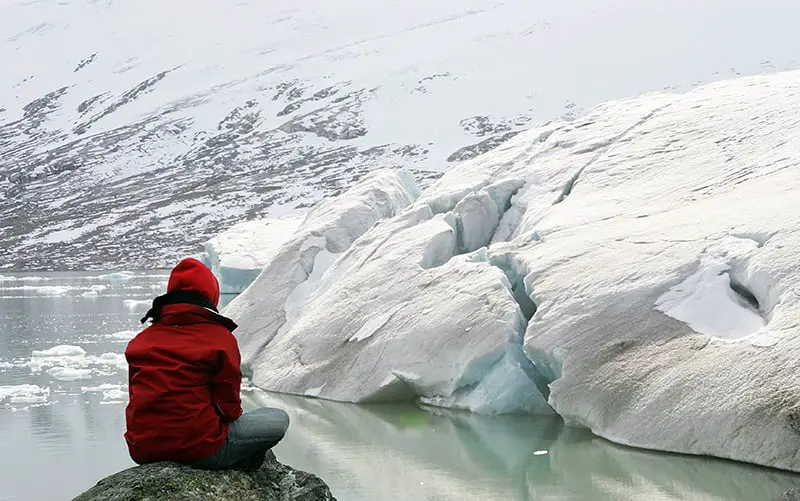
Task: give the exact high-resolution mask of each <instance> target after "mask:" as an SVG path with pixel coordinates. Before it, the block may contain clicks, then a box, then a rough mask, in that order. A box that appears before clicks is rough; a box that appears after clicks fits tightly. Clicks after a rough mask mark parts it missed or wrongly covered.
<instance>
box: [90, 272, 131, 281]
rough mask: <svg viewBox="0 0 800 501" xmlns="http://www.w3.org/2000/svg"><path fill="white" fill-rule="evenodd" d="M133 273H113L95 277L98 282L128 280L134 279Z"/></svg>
mask: <svg viewBox="0 0 800 501" xmlns="http://www.w3.org/2000/svg"><path fill="white" fill-rule="evenodd" d="M135 276H136V275H134V274H133V273H131V272H129V271H115V272H113V273H106V274H105V275H97V277H95V278H96V279H98V280H114V281H118V280H130V279H131V278H133V277H135Z"/></svg>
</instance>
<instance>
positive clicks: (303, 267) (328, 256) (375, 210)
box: [223, 169, 420, 364]
mask: <svg viewBox="0 0 800 501" xmlns="http://www.w3.org/2000/svg"><path fill="white" fill-rule="evenodd" d="M419 194H420V192H419V188H418V187H417V184H416V183H415V181H414V178H413V176H412V175H411V174H410V173H409V172H406V171H403V170H398V171H393V170H390V169H379V170H377V171H374V172H371V173H369V174H367V175H366V176H364V177H363V178H362V179H361V180H360V181H358V182H357V183H356V184H355V185H353V186H351V187H350V188H349V189H348V190H346V191H345V192H344V193H342V194H340V195H338V196H336V197H332V198H330V199H327V200H325V201H323V202H321V203H320V204H318V205H316V206H315V207H314V208H313V209H312V210H311V211H309V213H308V214H307V215H306V217H305V218H304V219H303V221H302V223H300V225H299V227H298V228H297V229H296V230H295V232H294V233H293V234H292V236H291V238H289V240H288V241H286V242H284V243H283V245H281V246H280V247H279V248H278V249H277V250H275V251H274V253H273V254H272V258H271V259H270V260H269V263H268V264H267V265H266V266H265V267H264V269H263V270H262V271H261V273H260V274H259V275H258V277H257V278H256V279H255V281H254V282H253V283H252V284H251V285H250V287H248V288H247V289H246V290H245V291H244V292H243V293H242V294H240V295H238V296H236V298H234V299H233V300H232V301H231V302H230V303H229V304H228V305H227V306H226V307H225V309H224V310H223V311H224V312H225V313H226V314H227V315H229V316H232V317H236V318H246V319H248V320H247V321H246V322H245V323H243V324H242V325H240V326H239V328H238V329H237V331H236V333H237V335H238V336H239V338H240V343H239V344H240V349H241V351H242V357H243V361H244V362H245V363H251V364H252V363H253V362H252V357H255V356H257V355H258V354H259V353H260V351H261V347H262V346H264V345H265V344H266V343H268V342H269V341H270V340H271V339H272V338H273V337H274V336H275V335H276V334H277V333H278V332H279V330H280V329H286V328H287V327H288V326H289V325H291V324H292V323H294V322H295V321H296V320H297V317H298V315H299V313H300V312H302V311H304V307H305V306H306V305H307V304H310V303H313V302H314V301H315V297H314V292H315V290H316V288H317V285H318V284H319V283H320V282H322V281H323V280H324V278H325V276H326V275H327V274H328V273H329V272H330V271H331V270H330V268H331V267H332V266H333V263H334V262H335V261H336V259H337V258H338V257H339V256H340V255H341V254H342V253H344V252H345V251H346V250H347V249H348V248H349V247H350V245H351V244H352V243H353V241H354V240H356V239H357V238H358V237H360V236H361V235H363V234H364V232H366V231H368V230H369V229H370V228H371V227H372V226H373V225H374V224H376V223H377V222H379V221H380V220H381V219H383V218H387V217H391V216H394V215H396V214H397V213H399V212H400V211H401V210H402V209H403V208H405V207H407V206H408V205H409V204H411V203H412V202H413V201H414V200H415V199H416V198H417V197H418V196H419Z"/></svg>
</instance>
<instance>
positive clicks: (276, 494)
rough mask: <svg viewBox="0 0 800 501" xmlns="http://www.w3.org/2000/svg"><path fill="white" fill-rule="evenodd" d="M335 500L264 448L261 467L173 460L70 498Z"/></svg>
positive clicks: (105, 500) (97, 500) (126, 500)
mask: <svg viewBox="0 0 800 501" xmlns="http://www.w3.org/2000/svg"><path fill="white" fill-rule="evenodd" d="M112 500H114V501H134V500H136V501H189V500H191V501H205V500H208V501H211V500H214V501H227V500H230V501H234V500H235V501H273V500H275V501H278V500H280V501H336V498H334V497H333V495H332V494H331V491H330V489H329V488H328V486H327V485H326V484H325V482H323V481H322V480H321V479H320V478H319V477H317V476H315V475H312V474H310V473H306V472H304V471H299V470H295V469H294V468H291V467H289V466H286V465H284V464H281V463H280V462H278V460H277V459H276V458H275V455H274V454H273V453H272V452H270V453H268V454H267V459H266V461H264V464H263V465H262V466H261V468H260V469H259V470H257V471H255V472H252V473H246V472H242V471H234V470H231V471H217V472H214V471H205V470H196V469H193V468H190V467H188V466H183V465H179V464H177V463H170V462H161V463H152V464H148V465H145V466H137V467H134V468H129V469H127V470H124V471H121V472H119V473H116V474H114V475H111V476H110V477H106V478H104V479H103V480H101V481H100V482H98V483H97V485H95V486H94V487H92V488H91V489H89V490H88V491H86V492H84V493H83V494H81V495H80V496H78V497H77V498H75V499H74V500H73V501H112Z"/></svg>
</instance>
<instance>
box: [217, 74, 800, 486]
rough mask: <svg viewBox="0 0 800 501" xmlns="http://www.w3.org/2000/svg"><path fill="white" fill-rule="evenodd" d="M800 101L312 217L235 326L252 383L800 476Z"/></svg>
mask: <svg viewBox="0 0 800 501" xmlns="http://www.w3.org/2000/svg"><path fill="white" fill-rule="evenodd" d="M798 106H800V72H786V73H780V74H777V75H772V76H756V77H746V78H741V79H737V80H729V81H723V82H718V83H713V84H709V85H705V86H701V87H698V88H697V89H695V90H693V91H691V92H688V93H685V94H670V93H651V94H647V95H643V96H640V97H636V98H631V99H624V100H619V101H612V102H608V103H605V104H602V105H599V106H596V107H595V108H593V109H592V110H591V111H590V112H588V113H587V114H586V115H585V116H584V117H582V118H579V119H576V120H570V121H567V120H559V121H554V122H550V123H547V124H544V125H540V126H537V127H534V128H531V129H529V130H528V131H526V132H522V133H520V134H518V135H517V136H515V137H513V138H511V139H509V140H508V141H506V142H505V143H503V144H501V145H500V146H498V147H497V148H496V149H494V150H493V151H491V152H489V153H486V154H483V155H481V156H478V157H476V158H474V159H472V160H468V161H466V162H464V163H462V164H460V165H459V166H457V167H456V168H454V169H452V170H450V171H448V172H447V173H446V174H445V175H444V176H443V177H442V178H441V179H440V180H438V181H437V182H436V183H434V184H433V185H432V186H431V187H430V188H428V189H426V190H425V191H424V192H422V193H421V194H420V195H419V196H418V197H415V198H414V200H411V201H410V203H409V205H408V206H407V207H405V208H404V209H403V208H401V207H399V206H397V207H393V208H394V209H396V212H397V213H396V214H389V213H388V211H387V212H386V213H384V214H383V216H384V217H385V219H381V220H380V221H379V222H376V221H377V219H378V218H373V219H374V221H373V219H371V220H370V222H371V223H374V224H372V225H371V226H370V227H367V226H369V225H367V224H364V221H363V220H361V219H359V218H352V217H335V215H333V216H331V217H330V218H328V219H325V221H326V223H327V224H325V225H324V226H325V230H324V232H322V231H317V235H316V237H312V236H311V234H312V231H311V228H312V227H313V225H312V224H310V220H311V219H313V218H312V216H311V215H310V216H309V218H308V219H307V220H306V221H305V222H304V223H303V225H301V227H300V229H299V230H298V233H296V234H295V237H293V240H292V241H290V242H293V243H292V244H291V251H289V250H288V249H289V247H287V246H284V249H287V252H279V253H278V254H276V255H275V256H274V257H273V259H272V260H271V262H270V264H268V265H267V266H266V267H265V269H264V271H263V272H262V274H261V275H260V276H259V278H258V279H257V280H256V282H254V284H253V286H251V287H250V288H249V289H248V290H247V291H246V292H245V293H244V294H243V295H242V296H240V297H239V298H237V300H235V301H234V302H233V303H232V304H231V306H230V307H229V308H227V310H226V312H227V313H229V314H230V315H232V316H233V318H234V319H235V320H236V321H237V322H238V323H239V324H240V326H241V330H240V331H237V332H238V336H239V339H240V342H241V344H242V346H243V358H244V360H245V362H246V363H248V364H249V365H250V366H251V367H252V369H253V382H254V383H255V384H256V385H257V386H259V387H261V388H264V389H267V390H272V391H277V392H282V393H292V394H299V395H309V396H315V397H320V398H324V399H332V400H340V401H348V402H379V401H391V400H410V399H416V400H419V401H421V402H424V403H426V404H429V405H435V406H437V405H438V406H446V407H453V408H459V409H467V410H471V411H474V412H477V413H482V414H496V413H516V412H522V413H546V414H547V413H550V414H552V413H555V414H558V415H559V416H561V417H562V418H563V419H564V420H565V421H566V422H567V423H568V424H570V425H572V426H579V427H584V428H587V429H589V430H591V431H592V432H593V433H594V434H596V435H598V436H600V437H604V438H606V439H609V440H611V441H613V442H616V443H619V444H623V445H628V446H635V447H641V448H647V449H654V450H661V451H671V452H680V453H688V454H696V455H708V456H715V457H720V458H728V459H733V460H739V461H744V462H750V463H755V464H760V465H765V466H771V467H776V468H781V469H786V470H792V471H800V457H799V456H798V455H799V454H800V452H798V449H797V447H796V443H797V439H798V436H800V386H799V385H800V383H798V379H797V377H796V374H797V371H798V369H800V339H799V338H798V336H797V329H798V327H797V326H798V325H800V318H798V317H800V304H798V301H799V300H798V296H797V294H796V292H795V291H796V289H797V286H798V282H799V281H800V280H799V279H800V276H798V274H799V273H800V272H799V271H798V270H799V268H798V267H797V264H796V258H795V255H794V250H795V249H796V248H797V247H798V245H799V244H800V231H798V230H800V197H798V196H797V194H796V193H797V190H798V189H800V171H799V170H798V163H800V162H798V158H800V156H799V155H798V151H800V149H798V146H800V143H798V141H799V140H798V139H797V138H798V137H800V120H798V118H797V116H796V113H795V112H794V110H796V109H798ZM398 184H402V185H405V184H409V183H408V182H407V181H405V179H404V180H403V182H402V183H399V182H398V181H397V180H392V181H391V182H390V184H389V187H394V186H396V185H398ZM326 203H327V202H326ZM331 205H335V204H330V203H327V205H323V206H321V207H324V211H330V207H331ZM401 209H402V210H401ZM315 211H317V209H315ZM322 212H323V210H319V211H317V216H318V217H317V221H319V223H317V224H319V225H322V221H323V219H324V218H322V217H321V215H322V214H321V213H322ZM312 214H314V211H312ZM304 227H306V230H304ZM304 231H305V235H308V236H303V235H304ZM334 232H338V233H339V234H344V235H347V238H345V239H342V240H343V242H344V245H340V244H336V243H335V242H336V240H335V239H332V238H331V237H330V234H331V233H334ZM323 233H324V236H325V237H326V238H325V241H326V242H327V245H326V247H325V249H326V250H327V251H329V252H331V253H332V254H337V255H336V256H335V259H334V258H333V257H332V256H326V258H325V260H324V262H325V265H326V271H325V272H324V273H323V274H322V275H321V276H319V277H318V279H315V280H314V281H313V283H306V287H305V288H304V290H303V291H302V292H301V293H300V294H298V295H299V296H301V299H300V300H297V301H294V300H290V298H289V296H290V295H291V294H293V293H294V290H295V288H296V287H297V286H298V284H301V280H302V279H305V278H306V277H308V276H309V275H310V273H311V271H313V267H311V266H309V264H310V263H312V262H313V256H314V255H319V254H321V253H322V252H321V251H322V247H321V246H318V245H317V243H316V242H317V241H316V240H313V243H308V242H311V241H312V239H313V238H319V237H320V235H321V234H323ZM303 244H306V245H307V246H311V247H309V248H313V249H315V252H316V254H313V255H309V254H304V252H303V251H301V250H300V249H301V248H302V246H303ZM287 245H289V244H287ZM301 263H306V265H305V266H301ZM298 270H301V271H299V272H298ZM298 276H299V277H300V279H298V278H297V277H298Z"/></svg>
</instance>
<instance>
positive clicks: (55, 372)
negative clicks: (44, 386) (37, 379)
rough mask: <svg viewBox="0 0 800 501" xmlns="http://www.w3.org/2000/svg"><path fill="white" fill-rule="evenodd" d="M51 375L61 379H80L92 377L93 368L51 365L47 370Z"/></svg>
mask: <svg viewBox="0 0 800 501" xmlns="http://www.w3.org/2000/svg"><path fill="white" fill-rule="evenodd" d="M45 372H46V373H47V374H48V375H49V376H51V377H53V378H54V379H58V380H59V381H79V380H82V379H91V378H92V370H91V369H75V368H73V367H51V368H50V369H47V371H45Z"/></svg>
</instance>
